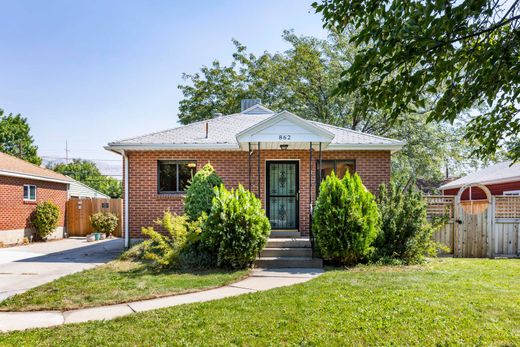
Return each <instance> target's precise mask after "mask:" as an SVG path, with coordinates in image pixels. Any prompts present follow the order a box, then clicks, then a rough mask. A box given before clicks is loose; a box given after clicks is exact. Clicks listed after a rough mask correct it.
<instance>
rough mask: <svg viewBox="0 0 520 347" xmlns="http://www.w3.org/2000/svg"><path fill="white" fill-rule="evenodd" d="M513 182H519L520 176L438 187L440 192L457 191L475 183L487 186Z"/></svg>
mask: <svg viewBox="0 0 520 347" xmlns="http://www.w3.org/2000/svg"><path fill="white" fill-rule="evenodd" d="M514 181H520V176H513V177H507V178H501V179H496V180H483V181H478V182H476V181H475V182H467V183H457V184H454V185H450V183H448V184H445V185H443V186H440V187H439V189H441V190H448V189H457V188H460V187H462V186H464V185H467V184H475V183H480V184H483V185H488V184H500V183H508V182H514ZM451 183H453V182H451Z"/></svg>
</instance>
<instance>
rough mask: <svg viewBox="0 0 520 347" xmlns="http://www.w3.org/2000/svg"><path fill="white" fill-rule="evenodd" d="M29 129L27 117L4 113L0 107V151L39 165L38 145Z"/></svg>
mask: <svg viewBox="0 0 520 347" xmlns="http://www.w3.org/2000/svg"><path fill="white" fill-rule="evenodd" d="M30 131H31V127H30V126H29V123H27V118H24V117H22V116H21V115H20V114H17V115H13V114H12V113H9V114H8V115H5V114H4V110H2V109H0V152H4V153H7V154H11V155H14V156H15V157H18V158H20V159H23V160H27V161H28V162H30V163H33V164H36V165H40V164H41V163H42V159H41V158H40V157H39V156H38V147H37V146H36V145H35V144H34V139H33V137H32V136H31V134H30Z"/></svg>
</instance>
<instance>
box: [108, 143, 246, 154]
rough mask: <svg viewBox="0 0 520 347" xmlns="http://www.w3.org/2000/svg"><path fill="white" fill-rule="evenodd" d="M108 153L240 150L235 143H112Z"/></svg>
mask: <svg viewBox="0 0 520 347" xmlns="http://www.w3.org/2000/svg"><path fill="white" fill-rule="evenodd" d="M104 148H105V149H106V150H107V151H111V152H115V153H118V154H122V151H160V150H196V151H219V150H240V147H239V146H238V144H233V143H161V144H117V143H111V144H109V145H108V146H105V147H104Z"/></svg>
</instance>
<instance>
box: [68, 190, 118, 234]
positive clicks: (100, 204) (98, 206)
mask: <svg viewBox="0 0 520 347" xmlns="http://www.w3.org/2000/svg"><path fill="white" fill-rule="evenodd" d="M97 212H110V213H113V214H115V215H116V216H117V218H118V219H119V223H118V224H117V227H116V230H115V231H114V232H113V235H114V236H122V235H123V200H122V199H97V198H96V199H70V200H69V201H67V204H66V207H65V221H66V226H67V233H68V234H69V236H85V235H87V234H90V233H92V232H93V231H94V230H93V229H92V226H91V225H90V216H91V215H93V214H94V213H97Z"/></svg>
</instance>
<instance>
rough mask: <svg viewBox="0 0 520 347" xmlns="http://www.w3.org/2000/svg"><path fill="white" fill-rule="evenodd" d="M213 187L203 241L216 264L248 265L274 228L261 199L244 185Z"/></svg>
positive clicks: (236, 266)
mask: <svg viewBox="0 0 520 347" xmlns="http://www.w3.org/2000/svg"><path fill="white" fill-rule="evenodd" d="M214 190H215V197H214V198H213V206H212V208H211V212H210V214H209V216H208V218H207V220H206V222H205V224H204V226H203V228H202V238H203V242H204V243H205V245H206V247H207V248H208V249H209V251H210V252H211V253H212V254H213V256H214V257H215V258H216V263H217V266H220V267H230V268H235V269H239V268H245V267H248V266H250V265H251V264H252V263H253V261H254V260H255V258H256V256H257V255H258V252H260V250H261V249H262V248H263V247H264V246H265V244H266V242H267V238H268V237H269V234H270V232H271V225H270V223H269V219H268V218H267V217H266V216H265V211H264V210H263V209H262V203H261V202H260V199H258V198H257V197H256V196H255V195H254V194H253V193H251V192H250V191H248V190H246V189H244V187H243V186H242V185H239V186H238V188H237V189H231V190H230V191H228V190H227V189H226V188H225V187H224V185H221V186H220V187H215V189H214Z"/></svg>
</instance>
